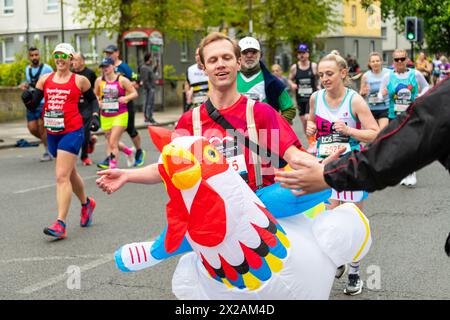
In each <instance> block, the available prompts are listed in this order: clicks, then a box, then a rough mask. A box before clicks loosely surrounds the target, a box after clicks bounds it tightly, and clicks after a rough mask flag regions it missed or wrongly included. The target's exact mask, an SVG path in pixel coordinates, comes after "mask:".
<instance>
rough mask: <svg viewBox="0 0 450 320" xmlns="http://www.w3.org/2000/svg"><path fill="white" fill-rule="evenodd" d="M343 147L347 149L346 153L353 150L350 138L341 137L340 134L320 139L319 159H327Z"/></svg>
mask: <svg viewBox="0 0 450 320" xmlns="http://www.w3.org/2000/svg"><path fill="white" fill-rule="evenodd" d="M341 147H344V148H345V152H348V151H350V150H351V148H350V143H349V137H345V136H341V135H340V134H336V133H335V134H329V135H326V136H322V137H320V138H319V149H318V155H317V156H318V157H321V158H325V157H328V156H329V155H331V154H333V153H334V152H336V151H338V150H339V149H340V148H341Z"/></svg>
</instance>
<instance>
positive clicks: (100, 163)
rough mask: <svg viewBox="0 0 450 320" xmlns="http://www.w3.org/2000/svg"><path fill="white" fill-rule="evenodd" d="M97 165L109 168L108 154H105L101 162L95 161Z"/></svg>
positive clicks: (101, 167)
mask: <svg viewBox="0 0 450 320" xmlns="http://www.w3.org/2000/svg"><path fill="white" fill-rule="evenodd" d="M97 167H99V168H100V169H109V156H107V157H106V159H105V160H103V162H99V163H97Z"/></svg>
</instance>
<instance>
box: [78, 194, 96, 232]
mask: <svg viewBox="0 0 450 320" xmlns="http://www.w3.org/2000/svg"><path fill="white" fill-rule="evenodd" d="M87 200H88V202H87V204H86V205H82V206H81V214H80V216H81V219H80V226H81V227H83V228H84V227H89V226H90V225H91V223H92V214H93V213H94V209H95V206H96V203H95V201H94V199H92V198H91V197H87Z"/></svg>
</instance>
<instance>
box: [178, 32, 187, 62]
mask: <svg viewBox="0 0 450 320" xmlns="http://www.w3.org/2000/svg"><path fill="white" fill-rule="evenodd" d="M187 57H188V44H187V39H186V38H183V41H182V42H181V50H180V61H181V62H187V61H188V59H187Z"/></svg>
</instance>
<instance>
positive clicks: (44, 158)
mask: <svg viewBox="0 0 450 320" xmlns="http://www.w3.org/2000/svg"><path fill="white" fill-rule="evenodd" d="M52 160H53V157H52V156H51V155H50V153H48V152H47V151H46V152H44V154H43V155H42V157H41V158H40V159H39V161H41V162H47V161H52Z"/></svg>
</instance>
